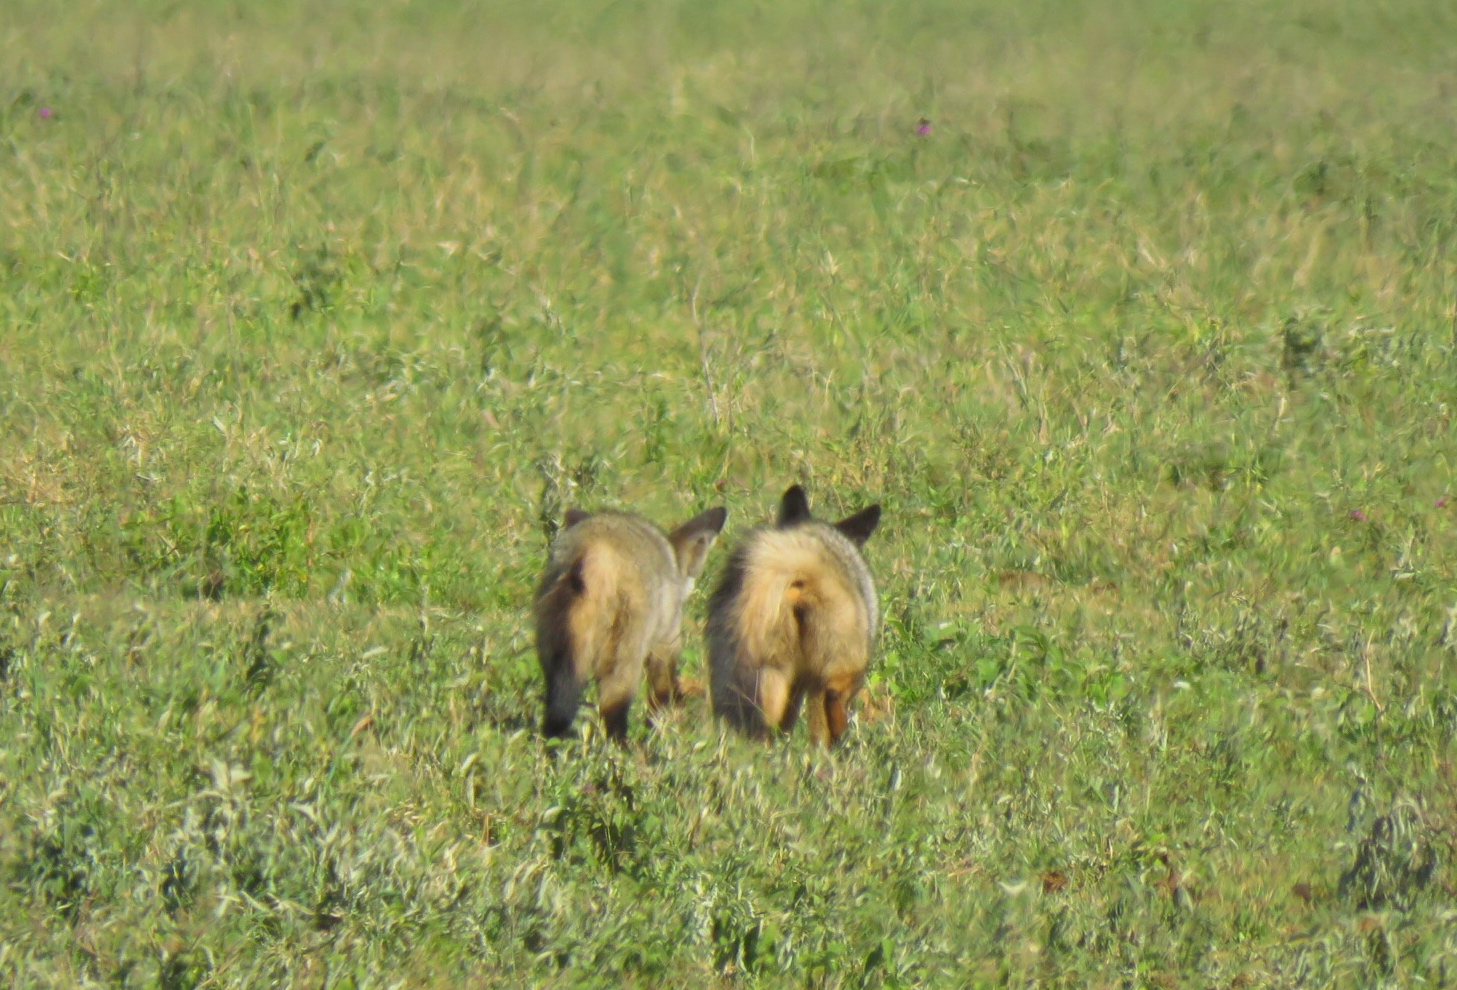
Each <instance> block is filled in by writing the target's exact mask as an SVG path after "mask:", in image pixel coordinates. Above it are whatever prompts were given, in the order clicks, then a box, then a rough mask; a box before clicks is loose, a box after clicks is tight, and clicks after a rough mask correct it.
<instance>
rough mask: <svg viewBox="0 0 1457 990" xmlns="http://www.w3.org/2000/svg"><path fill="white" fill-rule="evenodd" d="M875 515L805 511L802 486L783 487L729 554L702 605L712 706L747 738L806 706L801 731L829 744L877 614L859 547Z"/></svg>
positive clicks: (861, 670) (842, 720)
mask: <svg viewBox="0 0 1457 990" xmlns="http://www.w3.org/2000/svg"><path fill="white" fill-rule="evenodd" d="M879 522H880V506H879V505H872V506H869V507H867V508H865V509H861V510H860V511H859V512H857V513H855V514H854V515H852V516H849V517H847V518H845V519H842V520H840V521H839V522H837V523H834V524H830V523H826V522H822V521H820V520H818V519H815V518H814V517H813V516H812V515H811V514H810V510H809V499H808V498H807V497H806V496H805V493H804V489H803V488H801V487H799V486H798V485H795V486H793V487H792V488H790V489H789V490H788V491H786V492H785V493H784V497H783V499H782V500H781V502H780V505H779V519H778V521H777V522H776V523H775V524H774V525H773V526H768V527H763V528H761V529H756V530H753V531H751V532H750V533H749V534H748V536H747V537H746V538H745V539H744V540H743V542H742V543H741V544H740V545H739V546H738V547H737V548H736V549H735V550H734V552H733V553H732V554H731V555H730V557H729V561H728V564H727V566H726V567H725V568H724V574H723V578H722V580H721V581H720V582H719V585H718V587H717V589H715V591H714V593H713V596H712V598H710V599H709V604H708V662H709V668H710V672H711V686H710V687H711V691H712V694H713V710H714V713H715V714H717V715H718V716H719V717H720V718H722V719H724V721H726V722H728V723H729V724H730V725H732V726H734V727H735V728H737V729H739V730H741V731H743V732H745V733H747V734H748V735H750V736H754V737H756V738H761V739H767V738H769V736H770V735H772V734H773V733H774V732H789V731H790V730H792V729H793V728H794V725H795V723H796V722H797V721H798V719H799V714H800V710H801V708H802V707H804V706H805V705H806V703H807V704H808V717H809V733H810V738H811V739H812V740H813V741H814V742H816V743H819V744H822V745H825V746H832V745H834V744H835V743H836V742H837V741H838V740H839V738H840V736H841V735H843V734H844V732H845V728H846V725H847V724H848V721H849V706H850V702H851V701H852V700H853V699H854V697H855V695H856V693H857V692H858V691H859V690H860V688H861V687H862V686H863V685H864V683H865V674H866V670H867V668H868V667H869V665H870V653H871V646H872V643H873V641H874V638H875V630H876V625H877V623H878V621H879V614H878V609H877V604H876V598H875V582H874V581H873V580H872V579H871V576H870V569H869V568H868V567H866V566H865V561H864V559H863V558H862V557H861V556H860V548H861V547H863V546H864V545H865V541H866V540H868V539H869V538H870V534H871V533H873V532H875V527H876V526H877V525H878V524H879Z"/></svg>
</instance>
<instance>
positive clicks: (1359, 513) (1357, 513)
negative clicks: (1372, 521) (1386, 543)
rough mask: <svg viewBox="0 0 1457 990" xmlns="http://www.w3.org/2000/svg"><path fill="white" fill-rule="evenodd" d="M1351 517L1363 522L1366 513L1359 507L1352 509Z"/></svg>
mask: <svg viewBox="0 0 1457 990" xmlns="http://www.w3.org/2000/svg"><path fill="white" fill-rule="evenodd" d="M1351 518H1352V519H1354V520H1356V522H1365V521H1366V513H1364V512H1362V511H1361V510H1360V509H1352V510H1351Z"/></svg>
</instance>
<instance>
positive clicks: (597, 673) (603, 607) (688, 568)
mask: <svg viewBox="0 0 1457 990" xmlns="http://www.w3.org/2000/svg"><path fill="white" fill-rule="evenodd" d="M723 519H724V512H723V510H722V509H712V510H709V511H708V512H705V513H703V514H701V515H699V516H697V517H696V518H694V519H693V520H690V521H689V522H688V523H686V524H684V525H683V526H681V527H679V528H678V529H677V530H674V532H673V533H672V534H670V535H667V536H665V535H664V534H663V533H662V531H661V530H659V529H658V528H657V527H656V526H654V525H653V524H652V523H650V522H648V521H647V520H646V519H643V518H641V517H639V516H635V515H631V514H628V513H623V512H602V513H598V514H595V515H584V514H582V513H576V512H573V513H570V514H569V515H568V520H567V527H566V528H565V529H564V530H563V531H562V532H561V533H560V534H559V535H558V537H557V539H556V541H555V542H554V543H553V545H552V550H551V558H550V560H549V561H548V563H547V568H546V573H545V574H544V575H543V576H542V581H541V585H540V587H539V588H538V591H537V596H536V609H535V611H536V640H537V653H538V657H539V659H540V661H541V668H542V674H543V677H544V678H545V681H546V697H545V704H546V715H545V718H544V719H543V726H542V727H543V731H544V732H545V733H546V734H547V735H564V734H565V733H566V732H567V731H568V730H569V729H570V726H571V720H572V716H573V715H574V714H575V712H576V708H577V705H578V704H579V702H580V696H581V691H582V688H583V687H584V686H585V685H586V684H587V683H588V682H589V681H595V682H596V684H597V693H598V699H597V701H598V707H599V709H600V711H601V713H602V719H603V722H604V724H605V725H606V727H607V730H608V732H609V734H611V735H612V736H614V737H615V738H618V739H622V738H625V736H626V731H627V711H628V708H629V707H630V706H631V704H632V700H633V698H635V697H636V695H637V691H638V687H639V685H640V684H641V683H642V675H643V669H644V666H646V668H647V671H648V677H649V682H650V684H651V687H652V695H651V700H652V703H653V705H654V707H656V706H659V705H663V704H667V703H668V702H670V701H673V700H675V699H676V698H677V697H678V696H679V693H680V692H679V689H678V684H677V671H676V668H677V661H678V652H679V647H680V639H681V625H682V614H683V600H684V598H685V597H686V595H687V593H688V591H689V590H690V589H691V588H692V586H693V579H694V578H695V577H696V576H697V575H698V573H699V572H700V571H701V570H702V568H703V563H704V560H705V558H706V555H707V553H708V548H709V547H710V546H711V545H712V543H713V541H714V539H715V538H716V537H717V535H718V532H719V529H720V528H721V527H722V526H723Z"/></svg>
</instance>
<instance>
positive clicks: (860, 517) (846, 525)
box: [835, 505, 880, 547]
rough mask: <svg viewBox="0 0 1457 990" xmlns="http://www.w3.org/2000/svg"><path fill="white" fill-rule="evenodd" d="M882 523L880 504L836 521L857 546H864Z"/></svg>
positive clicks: (838, 526) (839, 527)
mask: <svg viewBox="0 0 1457 990" xmlns="http://www.w3.org/2000/svg"><path fill="white" fill-rule="evenodd" d="M879 525H880V506H879V505H872V506H869V507H867V508H864V509H861V510H860V511H859V512H857V513H855V514H854V515H853V516H846V517H845V518H844V519H841V520H840V521H839V522H837V523H835V528H836V529H838V530H839V531H840V532H841V533H844V534H845V535H846V536H847V537H849V539H850V542H851V543H853V544H855V545H856V546H857V547H863V546H864V545H865V541H866V540H868V539H870V534H871V533H873V532H875V527H876V526H879Z"/></svg>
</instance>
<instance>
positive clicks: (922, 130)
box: [916, 117, 931, 137]
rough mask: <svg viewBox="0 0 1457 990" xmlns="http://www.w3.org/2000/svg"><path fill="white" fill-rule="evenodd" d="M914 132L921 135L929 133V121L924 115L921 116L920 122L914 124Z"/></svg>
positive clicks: (924, 135) (925, 135)
mask: <svg viewBox="0 0 1457 990" xmlns="http://www.w3.org/2000/svg"><path fill="white" fill-rule="evenodd" d="M916 133H917V134H919V135H921V137H927V136H929V135H930V133H931V122H930V121H929V120H927V119H926V118H925V117H922V118H921V120H920V123H918V124H916Z"/></svg>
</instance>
